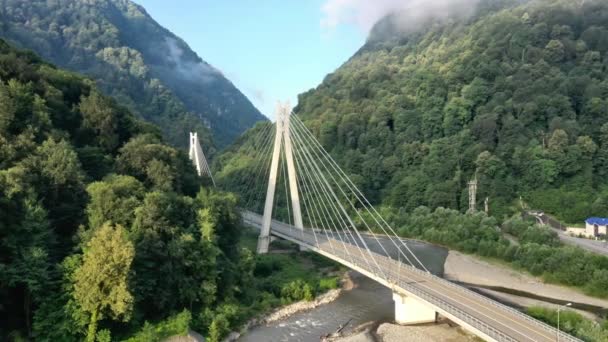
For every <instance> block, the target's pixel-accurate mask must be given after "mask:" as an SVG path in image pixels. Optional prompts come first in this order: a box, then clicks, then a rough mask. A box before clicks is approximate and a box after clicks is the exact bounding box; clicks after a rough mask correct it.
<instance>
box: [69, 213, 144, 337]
mask: <svg viewBox="0 0 608 342" xmlns="http://www.w3.org/2000/svg"><path fill="white" fill-rule="evenodd" d="M134 253H135V252H134V248H133V244H132V243H131V242H130V241H129V240H128V239H127V237H126V232H125V230H124V229H123V228H122V227H121V226H116V227H113V226H111V225H109V224H106V225H103V226H102V227H100V228H98V229H97V230H96V232H95V234H94V235H93V237H92V238H91V241H89V242H88V243H87V245H86V248H85V249H84V257H83V263H82V266H81V267H80V268H79V269H78V270H76V272H75V274H74V298H75V299H76V301H77V302H78V304H79V305H80V306H81V307H82V309H83V310H84V311H86V312H88V313H89V314H90V320H89V327H88V332H87V341H88V342H94V341H95V336H96V333H97V322H98V321H99V320H101V319H103V318H104V317H105V316H109V317H111V318H113V319H121V320H123V321H128V320H129V318H130V314H131V310H132V308H133V296H132V295H131V293H130V292H129V288H128V277H129V274H130V271H131V262H132V261H133V256H134Z"/></svg>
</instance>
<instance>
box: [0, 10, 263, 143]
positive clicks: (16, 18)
mask: <svg viewBox="0 0 608 342" xmlns="http://www.w3.org/2000/svg"><path fill="white" fill-rule="evenodd" d="M0 36H1V37H4V38H6V39H9V40H10V41H12V42H14V43H15V44H17V45H18V46H20V47H23V48H27V49H31V50H33V51H35V52H36V53H38V54H39V55H41V56H42V57H43V58H45V59H46V60H49V61H51V62H53V63H55V64H56V65H59V66H61V67H64V68H67V69H70V70H73V71H77V72H80V73H84V74H86V75H88V76H90V77H92V78H94V79H95V80H96V81H97V83H98V85H99V87H100V89H101V90H102V91H103V92H104V93H105V94H107V95H111V96H113V97H114V98H116V99H118V100H119V101H120V103H121V104H123V105H126V106H127V107H128V108H129V109H131V111H133V112H135V113H137V114H139V116H140V117H143V118H144V119H146V120H148V121H151V122H153V123H156V124H158V125H159V126H160V127H161V128H162V129H163V134H164V135H165V138H166V139H167V140H168V142H170V143H171V144H172V145H174V146H179V147H182V146H185V145H187V143H188V135H187V134H188V132H189V131H198V132H199V137H201V138H203V139H202V140H203V142H204V145H205V150H206V151H208V152H209V153H210V154H213V153H214V150H215V148H216V146H217V147H222V146H225V145H227V144H229V143H231V142H232V141H233V140H234V139H235V138H236V137H238V136H239V135H240V134H241V133H242V132H243V131H244V130H246V129H247V128H249V127H251V126H252V125H253V124H254V123H255V122H256V121H259V120H263V119H264V117H263V116H262V115H261V114H260V113H259V111H258V110H257V109H256V108H255V107H254V106H253V105H252V104H251V103H250V102H249V100H248V99H247V98H246V97H245V96H244V95H243V94H242V93H241V92H240V91H239V90H238V89H237V88H236V87H235V86H234V85H233V84H232V83H231V82H230V81H229V80H227V79H226V78H225V77H224V76H223V75H222V74H221V72H220V71H218V70H216V69H215V68H213V67H212V66H210V65H209V64H207V63H206V62H204V61H203V60H201V59H200V57H198V56H197V55H196V53H194V52H193V51H192V50H191V49H190V48H189V47H188V45H187V44H186V43H185V42H184V41H183V40H181V39H180V38H179V37H177V36H175V35H174V34H172V33H171V32H169V31H168V30H167V29H165V28H163V27H162V26H160V25H159V24H158V23H157V22H155V21H154V20H153V19H152V18H151V17H150V16H149V15H148V13H147V12H146V11H145V9H144V8H143V7H141V6H139V5H137V4H135V3H133V2H132V1H130V0H93V1H80V0H59V1H46V0H31V1H29V0H28V1H22V0H5V1H2V2H0ZM208 128H210V131H211V132H209V129H208ZM210 133H213V139H211V137H210ZM209 153H208V154H209Z"/></svg>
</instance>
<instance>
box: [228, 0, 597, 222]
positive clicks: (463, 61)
mask: <svg viewBox="0 0 608 342" xmlns="http://www.w3.org/2000/svg"><path fill="white" fill-rule="evenodd" d="M518 3H520V2H513V1H503V0H483V1H481V3H480V5H479V8H478V9H477V11H476V12H475V13H474V14H473V16H472V17H467V18H452V19H450V20H442V21H437V20H429V21H428V22H425V23H422V24H420V26H419V27H418V28H417V29H416V30H409V31H406V32H404V31H402V30H401V29H400V25H399V21H400V20H408V18H407V14H400V13H397V14H394V15H391V16H389V17H386V18H385V19H383V20H382V21H381V22H379V23H378V24H377V25H376V27H375V28H374V29H373V30H372V32H371V35H370V37H369V39H368V42H367V44H366V45H365V46H363V47H362V48H361V49H360V51H358V52H357V54H356V55H354V56H353V57H352V58H351V59H350V60H349V61H348V62H347V63H345V64H344V65H343V66H342V67H340V68H339V69H338V70H336V72H334V73H333V74H330V75H328V76H327V77H326V78H325V80H324V81H323V83H322V84H321V85H319V86H318V87H317V88H316V89H313V90H310V91H309V92H307V93H305V94H302V95H301V96H300V97H299V105H298V106H297V107H296V108H295V112H296V113H297V114H298V115H299V116H300V117H301V119H302V120H303V121H304V122H305V123H306V124H307V126H308V127H309V128H311V129H312V130H313V132H314V133H315V135H316V136H317V137H318V139H319V140H320V141H321V143H322V144H323V146H324V147H325V148H326V149H327V150H328V151H330V153H331V154H332V155H333V156H334V158H335V159H336V160H337V161H338V163H339V164H340V165H342V166H344V167H345V168H346V169H347V170H348V172H349V173H350V175H351V178H352V179H353V180H354V181H355V182H356V183H357V184H358V185H360V187H361V188H362V189H363V191H364V193H365V194H366V195H368V196H369V197H370V198H372V199H373V201H374V202H375V203H376V204H384V205H389V206H393V207H399V208H404V209H405V210H407V211H412V210H413V209H414V208H416V207H418V206H420V205H425V206H428V207H431V208H437V207H445V208H452V209H456V210H460V211H465V210H466V209H467V208H468V202H467V201H468V200H467V195H468V193H467V188H466V186H467V182H468V181H469V180H471V179H473V178H475V177H476V178H477V180H478V182H479V192H478V196H477V198H478V200H479V201H480V203H479V205H480V206H479V207H483V205H482V202H483V201H484V199H485V198H486V197H488V198H489V204H490V214H491V215H494V216H496V217H498V218H500V219H502V218H503V217H505V216H509V214H510V213H511V212H513V209H514V207H515V205H516V203H517V202H516V201H515V200H516V199H518V198H519V197H520V196H521V197H522V198H523V199H524V201H525V202H526V203H528V204H530V205H531V206H532V207H533V208H534V209H540V210H545V211H547V212H550V213H552V214H554V215H556V216H557V217H558V218H560V219H562V220H564V221H566V222H569V223H579V224H580V223H582V222H583V220H584V219H585V218H587V217H589V216H594V215H597V216H607V215H608V103H607V95H608V72H607V70H608V3H607V2H606V1H601V0H591V1H573V0H557V1H555V0H537V1H531V2H529V3H526V4H519V5H517V4H518ZM403 16H405V18H403ZM235 163H236V162H235ZM228 164H230V161H226V160H224V161H223V165H228Z"/></svg>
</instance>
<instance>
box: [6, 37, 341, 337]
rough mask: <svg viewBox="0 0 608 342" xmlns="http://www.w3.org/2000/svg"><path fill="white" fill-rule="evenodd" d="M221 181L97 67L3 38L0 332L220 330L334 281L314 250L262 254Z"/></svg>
mask: <svg viewBox="0 0 608 342" xmlns="http://www.w3.org/2000/svg"><path fill="white" fill-rule="evenodd" d="M210 184H211V183H210V180H209V179H204V178H200V177H198V175H197V174H196V171H195V169H194V166H193V165H192V163H191V161H190V160H189V159H188V156H187V155H186V154H185V153H184V152H183V151H182V150H178V149H176V148H174V147H171V146H169V145H167V144H166V143H165V142H164V141H163V139H162V138H161V132H160V130H159V129H158V128H157V127H155V126H152V125H151V124H149V123H146V122H144V121H142V120H140V119H138V118H136V117H135V116H134V115H133V114H132V113H131V112H130V111H129V110H128V109H126V108H125V107H123V106H121V105H119V104H118V103H117V102H116V101H114V100H113V99H111V98H108V97H106V96H104V95H102V94H101V92H100V90H99V89H98V88H97V87H96V86H95V83H94V82H93V81H92V80H91V79H88V78H85V77H83V76H80V75H77V74H74V73H71V72H68V71H65V70H62V69H58V68H57V67H55V66H53V65H51V64H48V63H46V62H44V61H42V60H41V59H40V58H39V57H37V56H36V55H34V54H33V53H31V52H26V51H21V50H16V49H15V48H13V47H11V46H10V45H9V44H7V43H6V42H4V41H1V40H0V340H2V341H6V340H9V341H24V340H36V341H82V340H86V341H91V342H92V341H99V342H109V341H122V340H125V341H142V342H143V341H146V342H147V341H155V340H161V339H163V338H165V337H168V336H171V335H175V334H182V335H183V334H185V333H186V332H187V331H188V329H194V330H195V331H197V332H199V333H201V334H203V335H204V336H206V337H207V338H208V341H219V340H221V338H223V337H224V336H225V335H226V334H227V333H229V332H230V331H231V330H234V329H238V327H239V326H240V325H241V324H243V323H244V322H245V321H246V320H248V319H250V318H252V317H254V316H256V315H257V314H260V313H263V312H266V311H268V310H270V309H271V308H273V307H276V306H278V305H281V304H286V303H290V302H292V301H297V300H303V299H304V300H310V299H311V298H312V297H314V296H315V295H316V294H317V293H318V292H321V291H325V290H328V289H330V288H334V287H336V286H337V279H336V278H335V275H329V274H328V275H321V274H320V273H319V272H318V271H316V268H317V267H319V268H324V269H328V270H335V269H336V268H335V265H333V264H328V263H327V262H326V261H324V260H321V259H319V258H316V257H314V256H312V255H310V254H307V253H305V254H299V255H294V254H295V251H293V250H292V252H291V253H289V254H283V255H277V256H273V255H270V256H255V255H254V254H253V252H252V251H253V250H255V247H254V246H255V237H253V238H252V237H251V236H250V235H251V233H248V232H247V230H245V229H244V228H243V227H242V226H241V219H240V215H239V212H238V210H237V201H238V199H237V198H236V197H235V196H234V195H233V194H230V193H225V192H221V191H218V190H216V189H214V188H213V187H211V186H210ZM252 240H253V246H252V243H251V241H252ZM306 265H310V266H306Z"/></svg>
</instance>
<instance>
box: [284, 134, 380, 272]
mask: <svg viewBox="0 0 608 342" xmlns="http://www.w3.org/2000/svg"><path fill="white" fill-rule="evenodd" d="M294 133H295V134H294V135H293V136H294V137H295V139H297V140H300V141H302V142H303V140H301V137H300V136H299V135H298V134H297V131H296V130H294ZM301 146H302V149H303V150H304V151H303V152H304V155H305V156H307V158H308V159H309V161H311V160H312V159H311V156H310V153H309V152H308V147H307V146H306V145H305V144H303V143H302V144H301ZM311 165H313V166H314V168H315V169H316V174H319V175H320V176H321V179H322V181H323V182H324V183H325V184H326V187H327V188H328V189H331V186H330V185H329V182H328V181H327V178H325V175H323V173H322V172H321V170H320V169H319V167H318V165H317V164H316V163H315V162H314V161H311ZM330 194H331V195H332V196H333V197H334V200H335V201H336V203H338V206H339V207H340V209H341V211H342V212H343V214H344V216H345V217H346V218H347V220H348V221H349V223H350V225H351V226H352V227H353V230H354V231H355V233H356V235H357V236H358V237H359V240H360V241H361V243H362V244H363V246H364V247H365V250H366V251H367V253H368V254H369V257H370V258H371V259H372V261H373V262H374V263H375V264H376V267H377V268H378V270H379V272H380V273H382V275H384V276H386V275H385V274H384V271H383V270H382V268H381V267H380V265H379V264H378V262H377V260H376V258H374V256H373V254H372V252H371V250H370V249H369V246H368V245H367V243H366V242H365V239H363V237H362V236H361V234H360V233H359V231H358V230H357V228H356V225H355V224H354V222H353V221H352V219H351V218H350V216H349V215H348V212H347V211H346V209H345V208H344V206H343V205H342V203H341V202H340V200H339V198H338V196H337V195H336V193H335V192H334V191H333V190H331V191H330Z"/></svg>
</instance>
